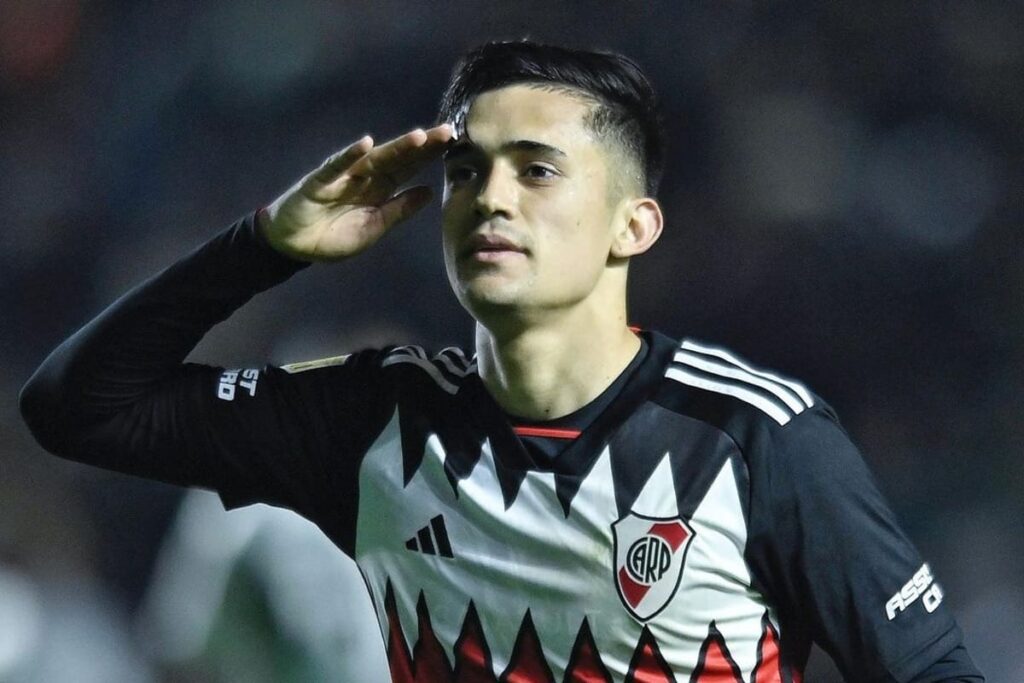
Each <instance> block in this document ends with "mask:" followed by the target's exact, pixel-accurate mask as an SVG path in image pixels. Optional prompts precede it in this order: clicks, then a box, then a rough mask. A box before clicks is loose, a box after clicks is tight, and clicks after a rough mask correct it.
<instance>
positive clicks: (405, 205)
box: [380, 185, 434, 230]
mask: <svg viewBox="0 0 1024 683" xmlns="http://www.w3.org/2000/svg"><path fill="white" fill-rule="evenodd" d="M433 196H434V191H433V190H431V189H430V188H429V187H427V186H426V185H417V186H416V187H410V188H408V189H406V190H402V191H401V192H399V193H398V194H396V195H395V196H394V197H392V198H391V199H389V200H387V201H386V202H384V203H383V204H381V205H380V216H381V222H382V223H383V224H384V229H385V230H387V229H388V228H390V227H391V226H392V225H394V224H395V223H399V222H401V221H404V220H405V219H406V218H408V217H409V216H412V215H413V214H414V213H416V212H417V211H419V210H420V209H422V208H423V207H424V206H426V205H427V204H429V203H430V200H431V198H432V197H433Z"/></svg>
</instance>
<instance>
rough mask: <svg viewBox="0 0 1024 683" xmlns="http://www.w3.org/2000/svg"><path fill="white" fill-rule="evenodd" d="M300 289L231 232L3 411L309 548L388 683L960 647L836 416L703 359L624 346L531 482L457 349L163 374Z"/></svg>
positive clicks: (689, 672)
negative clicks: (382, 654)
mask: <svg viewBox="0 0 1024 683" xmlns="http://www.w3.org/2000/svg"><path fill="white" fill-rule="evenodd" d="M303 265H304V264H300V263H298V262H295V261H291V260H290V259H287V258H286V257H283V256H281V255H280V254H277V253H276V252H274V251H273V250H272V249H271V248H270V247H269V246H268V245H267V244H266V243H265V242H264V241H263V240H262V238H261V237H260V235H259V233H258V231H256V230H255V221H254V219H253V216H251V215H250V216H249V217H247V218H246V219H245V220H243V221H240V222H239V223H237V224H236V225H234V226H232V227H231V228H230V229H229V230H227V231H225V232H224V233H222V234H221V235H219V236H218V237H216V238H214V239H213V240H211V241H210V242H209V243H207V244H206V245H203V246H201V247H200V248H199V249H197V250H196V251H195V252H193V253H192V254H191V255H189V256H188V257H186V258H185V259H183V260H181V261H179V262H178V263H177V264H175V265H174V266H172V267H170V268H168V269H167V270H165V271H163V272H162V273H160V274H158V275H157V276H155V277H154V278H151V279H150V280H149V281H147V282H145V283H143V284H141V285H139V286H138V287H137V288H135V289H134V290H132V291H131V292H129V293H128V294H126V295H125V296H124V297H122V298H121V299H120V300H118V301H117V302H115V303H114V304H113V305H112V306H111V307H110V308H108V309H107V310H106V311H104V312H103V314H101V315H100V316H99V317H97V318H96V319H95V320H93V321H92V322H91V323H89V324H88V325H86V326H85V327H84V328H83V329H82V330H80V331H79V332H78V333H76V334H75V335H74V336H72V337H71V338H70V339H69V340H67V341H66V342H65V343H64V344H63V345H62V346H61V347H59V348H58V349H57V350H56V351H55V352H54V354H52V355H51V357H50V358H49V359H47V361H46V362H45V363H44V364H43V366H42V367H41V368H40V370H39V371H37V373H36V375H35V376H34V377H33V378H32V380H30V382H29V384H28V385H27V386H26V389H25V390H24V391H23V394H22V408H23V412H24V414H25V417H26V420H27V421H28V422H29V424H30V426H31V427H32V429H33V432H34V433H35V434H36V436H37V438H38V439H39V440H40V442H41V443H42V444H43V445H44V446H46V447H47V448H48V449H49V450H51V451H53V452H55V453H57V454H59V455H62V456H64V457H68V458H71V459H75V460H80V461H83V462H89V463H92V464H96V465H100V466H103V467H108V468H111V469H117V470H120V471H125V472H131V473H134V474H140V475H143V476H148V477H152V478H156V479H160V480H163V481H169V482H172V483H178V484H184V485H193V486H203V487H207V488H211V489H214V490H216V491H218V492H219V493H220V495H221V498H222V500H223V501H224V504H225V506H226V507H228V508H232V507H237V506H240V505H245V504H249V503H253V502H257V501H260V502H268V503H272V504H277V505H282V506H285V507H289V508H291V509H293V510H295V511H297V512H299V513H300V514H302V515H304V516H306V517H307V518H309V519H310V520H312V521H313V522H315V523H316V524H318V525H319V526H320V528H321V529H322V530H323V531H324V532H325V533H326V534H327V535H328V536H329V537H330V538H331V539H332V540H333V541H334V543H335V544H337V545H338V547H339V548H341V549H342V550H343V551H345V552H346V553H349V554H350V555H352V556H353V557H354V558H355V560H356V562H357V564H358V565H359V567H360V569H361V571H362V573H363V575H364V577H365V579H366V583H367V586H368V588H369V590H370V593H371V596H372V598H373V602H374V606H375V609H376V612H377V616H378V620H379V623H380V626H381V632H382V636H383V638H384V640H385V643H386V647H387V653H388V660H389V664H390V667H391V672H392V677H393V679H394V680H395V681H397V682H400V683H406V682H411V681H423V682H427V681H430V682H432V683H433V682H437V683H444V682H445V681H453V682H455V681H458V682H460V683H462V682H470V681H473V682H476V681H509V682H516V683H519V682H526V681H575V682H579V683H594V682H598V681H615V682H616V683H618V682H624V683H659V682H663V681H665V682H667V681H691V682H699V683H710V682H712V681H714V682H716V683H723V682H732V681H735V682H737V683H740V682H742V683H747V682H750V683H770V682H785V683H794V682H797V681H800V680H801V671H802V669H803V666H804V664H805V662H806V659H807V654H808V651H809V647H810V644H811V642H812V641H813V642H817V643H819V644H820V645H821V646H822V647H823V648H824V649H825V650H826V651H828V652H829V653H830V654H831V656H832V657H833V658H834V659H835V661H836V662H837V664H838V666H839V667H840V669H841V670H842V671H843V673H844V675H845V676H846V677H847V679H848V680H851V681H876V680H877V681H908V680H911V679H912V678H913V677H914V676H915V675H916V674H917V673H919V672H921V671H923V670H925V669H926V668H927V667H928V666H930V665H931V664H933V663H934V662H936V661H938V660H940V659H941V658H942V657H943V656H944V655H946V654H947V653H949V652H950V651H953V650H954V649H956V648H958V647H960V645H961V641H962V637H961V634H960V631H959V628H958V627H957V625H956V623H955V621H954V619H953V618H952V616H951V615H950V613H949V611H948V609H947V607H946V605H945V604H944V603H943V594H942V589H941V588H940V585H939V583H938V582H936V580H935V578H934V577H933V576H932V573H931V570H930V568H929V566H928V564H927V563H926V562H925V561H924V560H923V559H922V558H921V557H920V556H919V555H918V553H917V551H916V550H915V549H914V547H913V545H912V544H911V542H910V541H909V540H908V539H907V538H906V536H905V535H904V534H903V533H902V532H901V531H900V529H899V527H898V524H897V522H896V520H895V519H894V516H893V514H892V512H891V511H890V509H889V508H888V506H887V505H886V503H885V501H884V500H883V497H882V496H881V494H880V493H879V491H878V488H877V486H876V484H875V482H874V481H873V478H872V476H871V474H870V472H869V471H868V468H867V467H866V465H865V463H864V461H863V459H862V457H861V456H860V454H859V453H858V451H857V449H856V447H855V446H854V445H853V444H852V442H851V440H850V438H849V437H848V436H847V434H846V433H845V432H844V431H843V429H842V427H841V426H840V425H839V423H838V421H837V419H836V416H835V415H834V413H833V411H832V410H831V408H830V407H829V406H828V405H827V404H826V403H825V402H824V401H823V400H822V399H821V398H820V397H818V396H816V395H815V394H813V393H812V392H811V391H810V390H809V389H807V388H806V387H805V386H804V385H802V384H800V383H799V382H797V381H794V380H792V379H789V378H787V377H784V376H782V375H781V374H779V373H776V372H772V371H767V370H764V369H761V368H758V367H755V366H753V365H751V364H750V363H748V362H747V361H745V360H743V359H742V358H740V357H739V356H737V355H736V354H734V353H732V352H730V351H728V350H726V349H723V348H720V347H718V346H715V345H711V344H707V343H704V342H701V341H697V340H693V339H689V338H684V339H673V338H670V337H668V336H665V335H663V334H660V333H658V332H655V331H642V332H640V334H641V335H642V337H643V340H644V342H645V343H646V346H647V350H646V354H645V355H644V356H643V357H642V360H641V361H640V363H639V366H638V367H636V368H635V369H633V371H632V372H631V374H629V376H628V379H626V381H625V382H624V384H623V385H622V387H621V389H619V390H618V393H617V394H616V395H615V396H614V398H612V399H611V400H610V401H609V403H608V405H607V406H606V407H605V408H604V409H603V410H602V411H601V413H600V414H599V415H598V416H597V417H596V418H595V419H593V420H592V421H591V422H590V423H589V425H588V426H587V427H586V428H585V429H583V430H582V431H581V433H580V434H579V435H578V436H577V437H576V438H575V439H573V440H572V441H571V443H569V444H568V445H566V446H565V447H564V448H563V449H562V450H561V452H560V453H558V455H557V457H554V458H544V459H537V458H535V454H534V453H533V451H532V449H528V448H526V447H524V443H523V440H522V439H521V438H520V436H518V435H517V434H516V433H515V430H514V428H513V426H512V425H511V424H510V423H509V420H508V418H507V416H506V415H505V414H504V413H503V412H502V411H501V409H500V407H499V406H498V405H497V403H496V402H495V401H494V400H493V398H492V397H491V396H490V394H489V393H488V392H487V391H486V389H485V387H484V384H483V382H482V381H481V378H480V376H479V375H478V373H477V368H476V364H475V361H474V358H473V357H472V355H471V354H469V353H467V352H465V351H462V350H459V349H456V348H448V349H443V350H441V351H439V352H436V353H429V352H427V351H425V350H424V349H422V348H420V347H418V346H398V347H388V348H384V349H372V350H365V351H360V352H356V353H352V354H349V355H340V356H337V357H333V358H327V359H321V360H316V361H310V362H304V363H296V364H291V365H285V366H282V367H276V366H265V367H262V368H229V369H225V368H221V367H214V366H208V365H200V364H196V363H183V362H182V360H183V359H184V357H185V356H186V355H187V353H188V352H189V351H190V350H191V348H192V347H193V346H194V345H195V344H196V343H197V342H198V340H199V339H200V338H201V337H202V335H203V334H205V332H206V331H207V330H208V329H209V328H210V327H211V326H213V325H214V324H216V323H217V322H219V321H220V320H223V319H224V318H226V317H227V316H228V315H230V313H231V312H232V311H233V310H235V309H236V308H238V307H239V306H241V305H242V304H243V303H244V302H245V301H246V300H248V299H249V298H250V297H251V296H253V295H254V294H256V293H257V292H259V291H262V290H263V289H266V288H268V287H270V286H272V285H274V284H276V283H278V282H280V281H282V280H284V279H286V278H287V277H289V276H290V275H292V274H293V273H294V272H296V271H298V270H300V269H301V268H302V267H303ZM57 397H59V398H60V400H59V401H58V400H57ZM964 671H966V673H967V674H969V673H971V672H972V671H973V669H970V668H968V669H965V670H964Z"/></svg>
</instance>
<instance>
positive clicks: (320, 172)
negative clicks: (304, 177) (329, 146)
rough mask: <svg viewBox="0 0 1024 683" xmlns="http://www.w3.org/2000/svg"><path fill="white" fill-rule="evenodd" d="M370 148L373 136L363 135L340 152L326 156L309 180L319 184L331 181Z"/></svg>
mask: <svg viewBox="0 0 1024 683" xmlns="http://www.w3.org/2000/svg"><path fill="white" fill-rule="evenodd" d="M372 148H373V138H372V137H370V136H369V135H364V136H363V137H361V138H359V139H358V140H356V141H355V142H353V143H352V144H351V145H349V146H348V147H346V148H345V149H343V150H341V151H340V152H336V153H334V154H332V155H331V156H329V157H327V159H326V160H325V161H324V163H322V164H320V168H318V169H317V170H316V171H314V172H313V174H312V176H311V180H313V181H315V182H317V183H319V184H321V185H327V184H329V183H331V182H333V181H334V180H336V179H337V178H338V176H340V175H341V174H342V173H344V172H345V171H346V170H348V168H349V167H350V166H351V165H352V164H353V163H354V162H356V161H357V160H358V159H360V158H361V157H363V156H365V155H366V153H367V152H369V151H370V150H371V149H372Z"/></svg>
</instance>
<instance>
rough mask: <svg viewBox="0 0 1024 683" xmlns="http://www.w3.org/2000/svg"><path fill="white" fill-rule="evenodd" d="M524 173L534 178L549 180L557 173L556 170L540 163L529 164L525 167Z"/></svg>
mask: <svg viewBox="0 0 1024 683" xmlns="http://www.w3.org/2000/svg"><path fill="white" fill-rule="evenodd" d="M525 173H526V175H527V176H528V177H530V178H533V179H535V180H549V179H551V178H554V177H555V176H557V175H558V172H557V171H556V170H555V169H553V168H550V167H548V166H542V165H541V164H530V165H529V166H527V167H526V171H525Z"/></svg>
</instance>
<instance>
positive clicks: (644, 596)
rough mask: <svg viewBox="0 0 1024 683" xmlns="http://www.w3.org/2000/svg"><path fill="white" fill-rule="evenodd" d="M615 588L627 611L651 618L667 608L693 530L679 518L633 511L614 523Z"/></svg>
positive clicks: (639, 617) (641, 618) (677, 585)
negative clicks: (647, 514) (653, 515)
mask: <svg viewBox="0 0 1024 683" xmlns="http://www.w3.org/2000/svg"><path fill="white" fill-rule="evenodd" d="M612 532H613V534H614V537H615V588H616V589H617V590H618V592H619V597H620V598H621V599H622V604H623V605H624V606H625V607H626V610H627V611H628V612H629V613H630V614H631V615H633V617H634V618H636V619H638V620H640V621H647V620H648V619H650V618H652V617H654V616H655V615H656V614H658V613H659V612H661V610H663V609H665V606H666V605H668V603H669V601H670V600H671V599H672V596H674V595H675V593H676V590H677V589H678V588H679V580H680V578H681V577H682V575H683V563H684V561H685V559H686V551H687V549H688V548H689V547H690V542H691V541H692V540H693V529H692V528H690V526H689V525H688V524H687V523H686V522H684V521H683V520H682V519H681V518H679V517H671V518H660V517H646V516H644V515H638V514H636V513H634V512H630V513H629V514H628V515H626V516H625V517H623V518H622V519H620V520H619V521H617V522H615V523H614V524H612Z"/></svg>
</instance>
